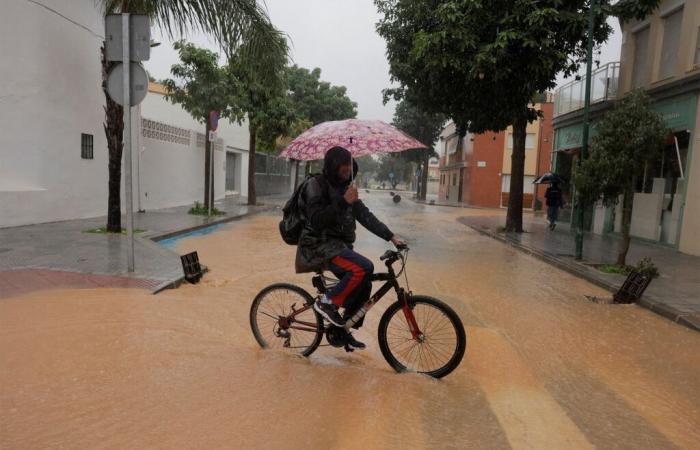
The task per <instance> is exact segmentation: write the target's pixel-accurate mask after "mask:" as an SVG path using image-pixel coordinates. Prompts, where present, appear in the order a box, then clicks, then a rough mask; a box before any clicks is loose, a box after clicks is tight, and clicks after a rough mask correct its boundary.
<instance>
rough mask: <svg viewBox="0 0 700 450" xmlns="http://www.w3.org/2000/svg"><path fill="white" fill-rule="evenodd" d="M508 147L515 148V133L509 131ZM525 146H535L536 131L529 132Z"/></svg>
mask: <svg viewBox="0 0 700 450" xmlns="http://www.w3.org/2000/svg"><path fill="white" fill-rule="evenodd" d="M508 148H513V133H508ZM525 148H526V149H527V148H535V133H527V135H526V136H525Z"/></svg>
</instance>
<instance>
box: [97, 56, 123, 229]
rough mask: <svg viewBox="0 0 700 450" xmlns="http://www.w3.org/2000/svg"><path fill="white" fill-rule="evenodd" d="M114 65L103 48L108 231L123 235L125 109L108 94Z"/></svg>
mask: <svg viewBox="0 0 700 450" xmlns="http://www.w3.org/2000/svg"><path fill="white" fill-rule="evenodd" d="M112 65H113V64H112V63H110V62H108V61H107V59H106V58H105V53H104V47H102V89H103V91H104V94H105V100H106V104H105V107H104V110H105V123H104V130H105V137H106V138H107V151H108V154H109V162H108V173H109V177H108V181H107V187H108V192H109V195H108V198H107V231H109V232H112V233H121V231H122V213H121V179H122V150H123V148H124V142H123V136H124V108H122V107H121V106H119V105H118V104H117V103H116V102H114V101H113V100H112V98H111V97H110V96H109V94H108V93H107V73H108V72H109V69H110V68H111V67H112Z"/></svg>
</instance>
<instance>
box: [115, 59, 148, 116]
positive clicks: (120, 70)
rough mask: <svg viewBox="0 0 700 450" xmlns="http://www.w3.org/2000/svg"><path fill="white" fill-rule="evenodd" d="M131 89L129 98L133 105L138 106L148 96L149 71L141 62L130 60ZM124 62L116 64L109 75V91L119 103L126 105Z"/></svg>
mask: <svg viewBox="0 0 700 450" xmlns="http://www.w3.org/2000/svg"><path fill="white" fill-rule="evenodd" d="M129 65H130V68H131V70H130V71H129V79H130V80H131V83H130V84H131V90H130V92H129V98H130V99H131V106H136V105H138V104H139V103H141V102H142V101H143V99H144V98H146V94H148V73H146V69H144V68H143V66H142V65H141V64H140V63H137V62H130V63H129ZM123 80H124V64H117V65H115V66H114V67H113V68H112V69H111V70H110V71H109V74H108V75H107V93H108V94H109V96H110V97H112V99H113V100H114V101H115V102H116V103H117V104H119V105H122V106H124V82H123Z"/></svg>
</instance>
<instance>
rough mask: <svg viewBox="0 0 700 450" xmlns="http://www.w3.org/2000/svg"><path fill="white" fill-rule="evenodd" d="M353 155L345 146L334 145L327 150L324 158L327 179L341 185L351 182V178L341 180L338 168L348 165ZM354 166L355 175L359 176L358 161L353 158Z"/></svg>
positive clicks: (324, 170)
mask: <svg viewBox="0 0 700 450" xmlns="http://www.w3.org/2000/svg"><path fill="white" fill-rule="evenodd" d="M351 157H352V155H351V154H350V151H349V150H348V149H346V148H343V147H333V148H332V149H330V150H328V152H326V157H325V158H324V159H323V176H324V177H326V180H328V182H329V183H330V184H331V185H333V186H335V187H340V186H343V185H348V184H350V180H348V181H343V180H340V178H339V177H338V168H339V167H340V166H344V165H347V164H348V162H349V161H350V158H351ZM352 167H353V172H354V174H355V176H357V169H358V167H357V161H355V160H354V159H353V160H352Z"/></svg>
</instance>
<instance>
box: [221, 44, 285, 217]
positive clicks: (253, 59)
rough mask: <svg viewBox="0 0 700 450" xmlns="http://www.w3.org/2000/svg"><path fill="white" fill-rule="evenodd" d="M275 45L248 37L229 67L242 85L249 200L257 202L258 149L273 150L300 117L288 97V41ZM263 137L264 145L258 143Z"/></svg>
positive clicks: (261, 142) (240, 100)
mask: <svg viewBox="0 0 700 450" xmlns="http://www.w3.org/2000/svg"><path fill="white" fill-rule="evenodd" d="M275 39H277V40H278V41H279V42H278V43H277V45H275V46H271V48H262V49H256V48H254V47H252V48H251V47H249V46H254V45H255V41H254V40H252V41H244V42H243V45H242V46H241V48H240V50H239V52H237V53H236V55H235V57H234V58H232V59H231V61H230V64H229V71H230V73H231V74H232V76H233V77H234V78H235V79H236V80H237V82H238V83H239V86H240V87H241V89H240V93H239V105H240V107H241V109H242V111H243V112H244V113H245V115H246V117H247V119H248V133H249V147H248V204H249V205H255V204H256V202H257V195H256V192H255V152H256V151H257V150H258V149H259V150H261V151H271V150H272V149H273V148H274V145H275V142H276V140H277V138H279V137H280V136H285V135H287V134H288V133H289V130H290V129H291V127H292V125H293V124H294V123H295V121H296V117H295V115H294V110H293V108H292V106H291V104H290V103H289V101H288V100H287V98H286V95H287V92H286V89H287V80H286V76H285V70H284V68H285V67H286V64H287V41H286V39H285V38H284V37H283V36H278V37H276V38H275ZM258 138H260V146H258Z"/></svg>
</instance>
